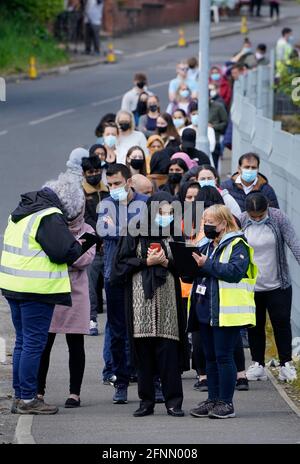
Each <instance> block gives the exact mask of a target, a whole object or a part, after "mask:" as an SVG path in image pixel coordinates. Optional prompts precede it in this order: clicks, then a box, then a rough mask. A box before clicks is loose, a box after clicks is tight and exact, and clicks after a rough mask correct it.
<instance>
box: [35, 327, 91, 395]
mask: <svg viewBox="0 0 300 464" xmlns="http://www.w3.org/2000/svg"><path fill="white" fill-rule="evenodd" d="M55 337H56V334H55V333H49V334H48V341H47V345H46V348H45V349H44V352H43V354H42V358H41V362H40V369H39V374H38V394H39V395H44V394H45V389H46V379H47V374H48V370H49V364H50V354H51V350H52V347H53V343H54V340H55ZM66 340H67V344H68V348H69V370H70V394H73V395H78V396H79V395H80V390H81V384H82V379H83V374H84V368H85V351H84V335H82V334H66Z"/></svg>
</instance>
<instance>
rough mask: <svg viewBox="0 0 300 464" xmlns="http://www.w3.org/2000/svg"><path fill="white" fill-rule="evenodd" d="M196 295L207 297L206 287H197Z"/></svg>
mask: <svg viewBox="0 0 300 464" xmlns="http://www.w3.org/2000/svg"><path fill="white" fill-rule="evenodd" d="M196 293H198V294H199V295H205V293H206V287H205V285H197V289H196Z"/></svg>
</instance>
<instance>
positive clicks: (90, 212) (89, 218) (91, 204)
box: [82, 182, 109, 252]
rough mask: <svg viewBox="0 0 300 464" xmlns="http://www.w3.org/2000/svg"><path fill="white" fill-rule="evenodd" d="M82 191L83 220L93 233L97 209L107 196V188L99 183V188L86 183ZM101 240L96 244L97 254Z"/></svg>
mask: <svg viewBox="0 0 300 464" xmlns="http://www.w3.org/2000/svg"><path fill="white" fill-rule="evenodd" d="M82 186H83V191H84V195H85V213H84V220H85V222H86V223H87V224H89V225H90V226H91V227H92V228H93V229H94V231H95V232H96V225H97V219H98V212H97V208H98V205H99V203H100V201H102V200H104V198H107V197H108V196H109V193H108V190H107V188H106V187H105V186H104V185H103V184H102V182H101V183H100V185H99V186H96V187H93V186H92V185H90V184H88V183H87V182H83V185H82ZM101 244H102V240H101V239H100V238H99V241H98V243H97V248H96V250H97V252H100V249H101Z"/></svg>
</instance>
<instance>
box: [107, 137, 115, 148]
mask: <svg viewBox="0 0 300 464" xmlns="http://www.w3.org/2000/svg"><path fill="white" fill-rule="evenodd" d="M104 143H105V145H107V146H108V147H109V148H112V147H114V146H115V145H116V143H117V137H116V136H115V135H106V136H105V137H104Z"/></svg>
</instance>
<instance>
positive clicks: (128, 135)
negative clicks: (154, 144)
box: [116, 110, 148, 164]
mask: <svg viewBox="0 0 300 464" xmlns="http://www.w3.org/2000/svg"><path fill="white" fill-rule="evenodd" d="M116 123H117V125H118V127H119V131H120V132H119V137H118V140H117V145H116V152H117V163H121V164H126V155H127V152H128V150H129V149H130V148H131V147H133V146H139V147H140V148H142V149H143V150H144V152H145V153H148V150H147V140H146V137H145V136H144V134H143V133H142V132H139V131H137V130H135V122H134V116H133V114H132V113H129V112H127V111H123V110H121V111H119V112H118V114H117V117H116Z"/></svg>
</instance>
